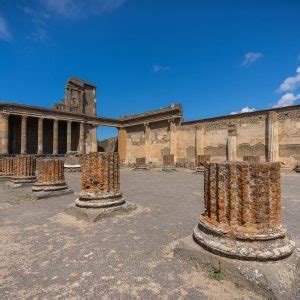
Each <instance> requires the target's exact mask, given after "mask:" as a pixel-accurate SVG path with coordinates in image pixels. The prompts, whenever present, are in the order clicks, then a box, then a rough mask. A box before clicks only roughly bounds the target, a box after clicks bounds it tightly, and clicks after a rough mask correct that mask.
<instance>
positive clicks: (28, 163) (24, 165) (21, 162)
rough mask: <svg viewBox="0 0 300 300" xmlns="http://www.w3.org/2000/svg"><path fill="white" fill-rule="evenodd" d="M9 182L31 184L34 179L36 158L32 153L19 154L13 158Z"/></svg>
mask: <svg viewBox="0 0 300 300" xmlns="http://www.w3.org/2000/svg"><path fill="white" fill-rule="evenodd" d="M13 170H14V171H13V175H12V177H11V182H12V183H13V184H15V185H24V184H33V183H34V182H35V181H36V174H35V172H36V158H35V156H34V155H26V154H20V155H16V156H15V157H14V158H13Z"/></svg>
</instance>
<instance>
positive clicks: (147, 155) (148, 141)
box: [144, 123, 151, 165]
mask: <svg viewBox="0 0 300 300" xmlns="http://www.w3.org/2000/svg"><path fill="white" fill-rule="evenodd" d="M144 126H145V158H146V165H148V164H149V162H150V160H151V158H150V146H151V129H150V124H149V123H145V124H144Z"/></svg>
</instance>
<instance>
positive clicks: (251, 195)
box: [194, 162, 295, 260]
mask: <svg viewBox="0 0 300 300" xmlns="http://www.w3.org/2000/svg"><path fill="white" fill-rule="evenodd" d="M280 201H281V189H280V164H279V163H247V162H237V163H234V162H232V163H230V162H229V163H209V164H206V165H205V173H204V203H205V213H204V214H203V215H202V216H201V217H200V222H199V224H198V226H196V228H195V231H194V238H195V240H196V242H198V243H199V244H200V245H202V246H203V247H204V248H205V249H207V250H209V251H211V252H213V253H217V254H219V255H223V256H227V257H232V258H238V259H246V260H277V259H281V258H284V257H287V256H289V255H290V254H291V253H292V252H293V250H294V248H295V243H294V242H293V241H292V240H291V239H290V238H289V237H288V236H287V235H286V230H284V229H283V228H282V225H281V203H280Z"/></svg>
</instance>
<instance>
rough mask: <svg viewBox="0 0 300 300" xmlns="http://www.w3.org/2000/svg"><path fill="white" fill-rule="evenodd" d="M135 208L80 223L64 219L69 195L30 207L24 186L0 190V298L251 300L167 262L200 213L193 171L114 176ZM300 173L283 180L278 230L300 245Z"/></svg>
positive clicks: (76, 178) (75, 184) (248, 294)
mask: <svg viewBox="0 0 300 300" xmlns="http://www.w3.org/2000/svg"><path fill="white" fill-rule="evenodd" d="M121 175H122V176H121V188H122V192H123V194H124V196H125V197H126V199H127V200H128V201H130V202H133V203H136V204H137V206H138V208H137V210H135V211H133V212H130V213H128V214H125V215H120V216H115V217H111V218H107V219H104V220H102V221H100V222H97V223H93V224H90V223H86V222H84V221H80V220H76V219H75V218H73V217H71V216H68V215H66V214H64V209H65V208H66V207H67V205H69V204H71V203H73V202H74V200H75V198H76V193H78V192H79V191H80V185H81V174H80V173H71V174H67V176H66V177H67V182H68V184H69V186H70V188H71V189H73V190H74V192H75V194H73V195H68V196H62V197H57V198H49V199H45V200H38V201H32V200H31V189H30V187H26V188H19V189H10V188H8V187H7V186H6V185H5V184H4V183H1V184H0V239H1V243H0V298H1V299H16V298H17V299H24V298H33V297H36V298H70V297H76V298H82V297H86V298H88V299H91V298H99V297H103V298H104V299H105V298H114V299H115V298H117V299H119V298H120V299H130V298H142V299H153V298H165V299H168V298H170V299H178V298H181V299H182V298H185V299H199V298H200V299H220V298H222V299H224V300H225V299H259V298H260V297H259V296H257V295H256V294H255V293H254V292H252V291H248V290H244V289H241V288H240V287H238V286H236V285H234V284H233V283H231V282H229V281H227V280H226V279H225V280H222V281H216V280H214V279H211V278H210V274H208V273H207V272H205V271H203V270H200V269H196V268H194V267H193V266H192V265H191V264H189V263H187V262H185V261H181V260H179V259H178V258H177V257H173V247H174V245H175V243H176V241H177V240H178V239H180V238H182V237H185V236H187V235H189V234H191V233H192V231H193V227H194V226H195V225H196V224H197V217H198V216H199V214H200V213H201V212H202V210H203V193H202V190H203V177H202V175H195V174H193V173H191V172H185V171H180V172H176V173H163V172H158V171H140V172H137V171H131V170H128V169H123V170H122V172H121ZM299 179H300V175H298V174H295V173H284V174H283V176H282V206H283V224H284V226H285V227H286V228H287V229H288V230H289V232H290V233H291V234H292V236H293V237H294V239H295V240H296V243H297V246H298V247H300V222H299V215H300V205H299V204H300V198H299V195H300V184H299Z"/></svg>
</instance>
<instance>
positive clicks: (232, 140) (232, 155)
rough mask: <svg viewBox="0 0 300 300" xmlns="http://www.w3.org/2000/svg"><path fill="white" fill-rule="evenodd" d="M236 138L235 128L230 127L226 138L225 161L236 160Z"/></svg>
mask: <svg viewBox="0 0 300 300" xmlns="http://www.w3.org/2000/svg"><path fill="white" fill-rule="evenodd" d="M236 136H237V131H236V128H235V126H232V127H230V128H229V129H228V138H227V160H228V161H235V160H237V151H236Z"/></svg>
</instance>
